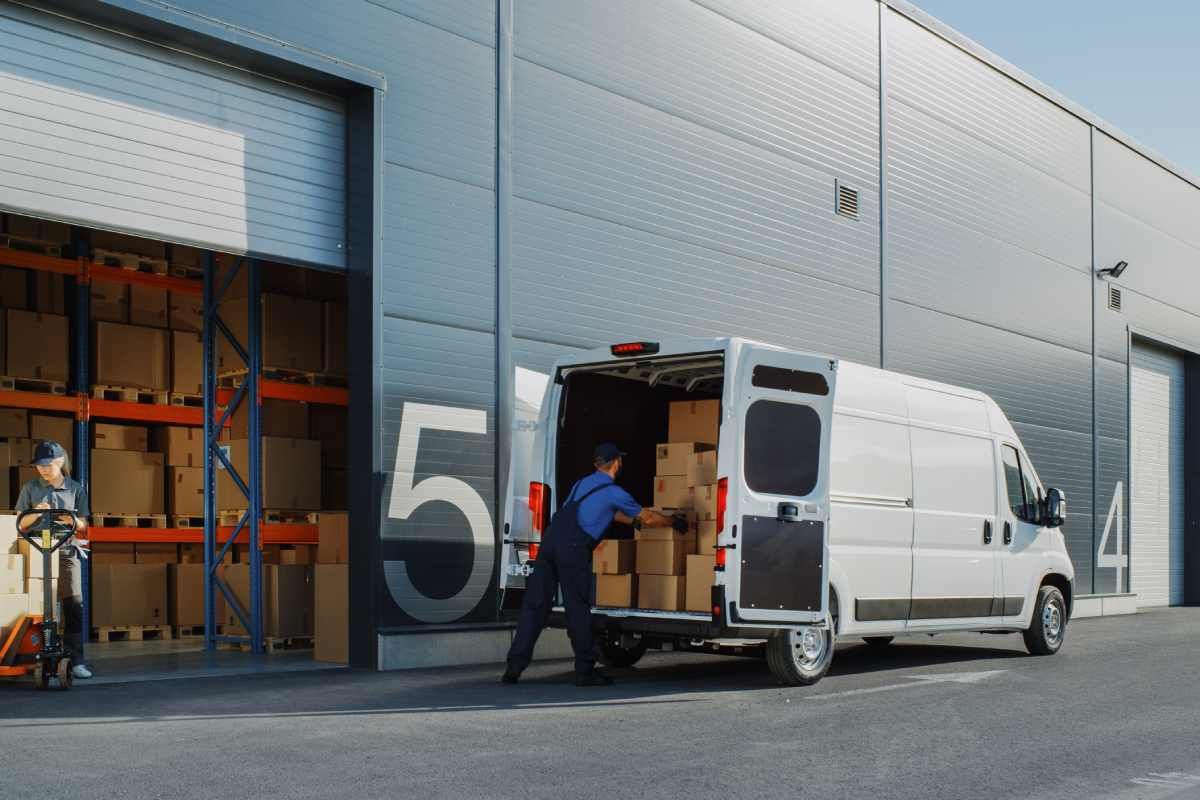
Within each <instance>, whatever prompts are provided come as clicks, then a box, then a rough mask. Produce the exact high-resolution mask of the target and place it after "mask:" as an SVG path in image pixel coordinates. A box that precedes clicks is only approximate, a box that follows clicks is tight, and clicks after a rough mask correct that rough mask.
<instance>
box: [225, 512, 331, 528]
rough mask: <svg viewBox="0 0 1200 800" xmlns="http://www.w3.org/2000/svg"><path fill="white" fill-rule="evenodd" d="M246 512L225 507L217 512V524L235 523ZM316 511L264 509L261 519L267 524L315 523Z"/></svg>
mask: <svg viewBox="0 0 1200 800" xmlns="http://www.w3.org/2000/svg"><path fill="white" fill-rule="evenodd" d="M245 513H246V509H244V508H227V509H224V510H222V511H218V512H217V524H219V525H222V526H230V525H237V524H238V522H240V521H241V519H242V515H243V514H245ZM320 516H321V515H320V512H318V511H282V510H278V509H266V510H264V511H263V512H262V521H263V522H264V523H266V524H269V525H276V524H286V523H298V524H307V525H316V524H317V519H318V518H319V517H320Z"/></svg>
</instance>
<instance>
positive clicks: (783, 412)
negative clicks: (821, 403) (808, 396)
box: [745, 400, 821, 497]
mask: <svg viewBox="0 0 1200 800" xmlns="http://www.w3.org/2000/svg"><path fill="white" fill-rule="evenodd" d="M745 455H746V459H745V464H746V467H745V470H746V485H747V486H749V487H750V489H751V490H753V491H755V492H760V493H762V494H783V495H795V496H799V497H803V496H805V495H807V494H809V493H810V492H812V490H813V488H814V487H815V486H816V485H817V473H818V468H819V466H820V461H821V418H820V417H819V416H818V415H817V412H816V411H814V410H813V409H812V408H810V407H809V406H804V405H796V404H794V403H780V402H778V401H775V400H758V401H755V402H754V403H753V404H751V406H750V408H749V409H747V410H746V452H745Z"/></svg>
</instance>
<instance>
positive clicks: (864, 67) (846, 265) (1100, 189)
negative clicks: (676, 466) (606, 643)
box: [177, 0, 1200, 624]
mask: <svg viewBox="0 0 1200 800" xmlns="http://www.w3.org/2000/svg"><path fill="white" fill-rule="evenodd" d="M504 2H506V0H500V3H504ZM500 3H498V2H497V0H457V1H456V2H433V1H432V0H379V1H378V2H367V1H366V0H345V2H337V3H334V2H316V1H315V0H311V1H310V2H305V3H293V2H283V1H282V0H271V1H264V2H260V3H254V4H245V3H240V2H234V0H178V3H177V4H178V5H181V6H183V7H185V8H188V9H192V10H195V11H198V12H201V13H204V14H207V15H209V16H213V17H217V18H219V19H222V20H225V21H228V22H230V23H233V24H236V25H242V26H245V27H247V28H251V29H253V30H257V31H262V32H264V33H267V34H269V35H271V36H273V37H276V38H279V39H282V40H285V41H289V42H293V43H296V44H299V45H301V46H303V47H308V48H311V49H313V50H317V51H320V52H323V53H327V54H330V55H333V56H336V57H339V58H345V59H347V60H349V61H352V62H355V63H358V64H362V65H363V66H366V67H370V68H372V69H374V70H377V71H380V72H382V73H384V74H385V75H386V76H387V79H388V87H389V88H388V94H387V98H386V102H385V107H386V120H385V125H384V132H385V139H386V141H385V146H384V151H385V159H386V162H387V163H386V166H385V174H384V182H385V204H386V205H385V208H384V218H385V222H386V229H385V265H384V269H385V275H384V295H383V297H382V298H381V300H382V302H383V304H384V315H385V323H384V329H385V340H384V343H383V359H384V362H385V373H384V376H383V377H384V391H385V406H386V408H385V419H386V425H385V430H384V431H383V437H384V438H383V448H384V452H385V453H394V452H396V448H397V442H398V440H399V435H400V422H401V412H402V410H403V408H404V406H405V404H406V403H412V402H421V403H428V404H433V405H442V406H454V407H460V408H465V409H471V410H475V411H481V412H483V413H484V414H486V433H484V434H474V433H463V432H444V431H442V432H439V431H434V432H431V433H430V432H426V433H424V434H423V435H422V437H421V438H420V440H419V449H418V452H417V457H416V461H415V463H416V467H415V470H414V472H415V475H405V476H403V478H404V480H405V481H407V482H408V483H411V482H412V481H413V479H414V477H415V479H416V480H420V479H422V478H423V477H426V476H433V475H444V476H449V477H451V478H457V479H461V480H462V481H464V482H465V486H466V487H467V489H461V487H460V490H459V491H470V492H474V493H477V494H478V495H480V496H482V497H483V498H484V499H485V501H486V503H487V504H488V506H489V507H492V508H494V507H495V491H496V488H495V483H496V475H495V474H494V473H495V470H494V466H493V464H494V458H495V448H496V442H497V439H496V419H495V413H496V392H497V388H496V387H497V378H498V377H499V376H498V375H497V374H496V356H497V353H498V352H501V353H502V352H506V351H507V349H508V348H507V347H500V348H498V347H497V344H498V342H497V339H496V325H497V315H496V308H497V300H498V297H497V294H499V297H500V298H504V299H507V298H509V297H511V315H512V331H511V333H512V339H511V352H512V359H513V361H514V362H515V365H519V366H522V367H526V368H529V369H535V370H542V371H545V370H546V369H548V368H549V365H550V364H551V363H552V362H553V360H554V358H556V357H557V356H559V355H561V354H562V353H564V352H569V351H570V350H571V349H573V348H579V347H586V346H593V345H597V344H601V343H606V342H610V341H612V340H614V339H621V338H634V337H643V336H644V337H654V336H660V335H666V334H671V333H676V334H681V333H695V334H710V335H711V334H740V335H747V336H754V337H758V338H763V339H768V340H771V341H774V342H778V343H780V344H785V345H790V346H794V347H799V348H805V349H812V350H823V351H828V352H832V353H835V354H837V355H840V356H842V357H844V358H848V359H853V360H856V361H860V362H864V363H867V364H878V363H879V361H880V351H881V344H883V345H884V346H883V348H882V349H883V350H884V353H885V359H884V360H885V362H886V366H888V367H890V368H894V369H898V370H904V371H908V372H912V373H915V374H918V375H922V376H927V377H931V378H935V379H938V380H943V381H947V382H950V383H955V384H962V385H966V386H971V387H975V388H978V389H982V390H984V391H986V392H988V393H990V394H992V395H993V396H994V397H995V398H996V400H997V401H998V402H999V403H1000V404H1001V405H1002V406H1003V407H1004V409H1005V411H1006V412H1007V413H1008V414H1009V415H1010V417H1011V418H1012V419H1013V421H1014V423H1015V425H1016V427H1017V429H1018V431H1019V432H1020V434H1021V436H1022V438H1023V440H1024V442H1025V444H1026V445H1027V447H1028V448H1029V450H1030V452H1031V455H1032V456H1033V458H1034V461H1035V462H1036V465H1037V467H1038V470H1039V471H1040V473H1041V477H1042V478H1043V480H1045V481H1047V482H1049V483H1052V484H1055V485H1059V486H1062V487H1063V488H1064V489H1066V491H1067V493H1068V497H1069V499H1070V510H1071V519H1070V522H1069V523H1068V527H1067V531H1066V532H1067V536H1068V543H1069V546H1070V549H1071V553H1072V556H1073V558H1074V559H1075V562H1076V566H1077V568H1078V572H1079V575H1078V583H1077V590H1078V591H1080V592H1088V591H1091V590H1092V589H1093V588H1095V589H1096V590H1097V591H1112V590H1114V589H1116V588H1123V585H1124V582H1125V580H1126V578H1127V576H1125V577H1123V578H1122V580H1121V582H1120V583H1118V570H1117V569H1116V568H1113V567H1107V568H1104V569H1098V570H1096V571H1095V574H1096V582H1095V584H1094V586H1093V580H1092V579H1093V567H1094V555H1093V554H1094V552H1095V543H1096V541H1097V540H1098V538H1099V535H1100V531H1101V530H1102V529H1103V527H1104V525H1105V521H1106V519H1107V516H1108V511H1109V508H1110V504H1111V501H1112V499H1113V497H1114V493H1115V492H1116V491H1117V487H1118V484H1126V485H1127V475H1126V464H1127V460H1126V446H1127V445H1126V441H1127V436H1126V431H1127V410H1126V391H1127V389H1126V380H1127V378H1126V375H1127V365H1126V358H1127V356H1126V350H1127V328H1126V326H1127V325H1128V324H1132V325H1134V326H1135V327H1144V328H1146V329H1149V330H1157V331H1160V332H1161V333H1162V334H1164V335H1171V336H1175V337H1177V338H1180V339H1184V340H1186V339H1187V338H1188V337H1192V338H1195V333H1194V332H1195V331H1196V330H1198V329H1200V328H1197V325H1196V323H1197V313H1198V312H1200V299H1197V298H1198V294H1197V292H1196V291H1195V289H1196V286H1197V284H1198V282H1200V280H1198V278H1197V276H1196V273H1195V271H1194V268H1195V265H1196V264H1197V263H1198V259H1197V257H1196V256H1197V250H1200V233H1197V229H1196V228H1195V226H1194V220H1195V219H1197V218H1200V191H1198V190H1196V189H1195V187H1191V186H1189V185H1187V184H1185V183H1184V182H1183V181H1182V180H1180V179H1179V178H1177V177H1175V176H1173V175H1172V174H1170V173H1168V172H1166V171H1165V170H1163V169H1162V168H1160V167H1157V166H1155V165H1153V164H1152V163H1151V162H1149V161H1148V160H1146V159H1144V158H1143V157H1141V156H1139V155H1138V154H1136V153H1134V152H1133V151H1131V150H1129V149H1128V148H1127V147H1125V145H1123V144H1120V143H1118V142H1116V141H1115V140H1111V139H1109V138H1108V137H1107V136H1105V135H1104V134H1102V133H1098V132H1097V133H1095V134H1094V135H1093V131H1092V129H1091V128H1090V126H1089V124H1088V123H1086V122H1084V121H1082V120H1080V119H1079V117H1077V116H1075V115H1073V114H1071V113H1069V112H1067V111H1065V110H1063V109H1062V108H1060V107H1059V106H1057V105H1055V104H1054V103H1052V102H1050V101H1049V100H1046V99H1044V98H1043V97H1042V96H1040V95H1039V94H1037V93H1035V92H1034V91H1031V90H1030V89H1028V88H1027V87H1025V86H1023V85H1021V84H1019V83H1017V82H1016V81H1015V80H1013V79H1011V78H1009V77H1007V76H1005V75H1004V74H1002V73H1001V72H1000V71H998V70H996V69H994V68H992V67H991V66H988V65H987V64H985V63H984V62H983V61H981V60H979V59H977V58H975V57H974V56H972V55H970V54H968V53H967V52H965V51H963V50H962V49H960V48H958V47H956V46H954V45H952V44H950V43H949V42H947V41H946V40H944V39H942V38H939V37H938V36H937V35H935V34H933V33H931V32H930V31H928V30H926V29H924V28H922V27H921V26H919V25H917V24H916V23H914V22H913V21H912V20H910V19H909V18H908V17H906V16H903V15H901V14H899V13H896V12H893V11H887V12H885V14H884V15H883V16H884V17H885V18H886V26H887V29H886V32H885V42H886V48H885V54H884V55H885V58H886V64H887V70H888V72H887V80H886V87H885V90H886V102H885V103H884V104H883V108H884V109H885V112H886V119H885V123H884V124H885V128H886V137H885V141H886V149H885V152H883V153H882V154H881V152H880V142H881V139H880V121H881V120H880V117H881V103H880V85H879V84H880V70H879V59H880V38H879V34H880V32H879V23H880V13H879V8H878V6H877V4H876V3H875V2H874V0H841V1H839V2H837V3H832V2H821V1H820V0H797V1H796V2H790V3H762V2H758V0H661V2H655V3H644V2H635V0H611V1H610V2H600V0H573V2H555V1H554V0H514V2H513V3H512V8H513V19H512V30H513V42H512V61H511V62H510V63H509V64H506V65H504V66H505V70H504V71H505V74H508V73H509V72H510V73H511V97H509V98H507V100H506V101H505V102H504V103H502V104H501V106H502V107H504V108H506V109H508V110H509V113H510V115H511V120H509V119H504V120H498V119H497V107H498V103H497V90H498V89H497V86H498V85H497V73H498V62H497V53H496V29H497V20H498V8H499V7H500ZM506 97H507V96H506ZM498 122H499V123H501V124H502V125H507V124H509V123H511V130H512V150H511V154H509V153H506V154H505V156H506V159H502V160H501V161H500V162H499V165H500V166H501V168H505V167H507V166H510V167H511V173H512V180H511V193H506V194H505V196H503V197H501V198H499V203H498V200H497V194H496V185H497V181H496V174H497V167H498V161H497V155H496V153H497V151H496V142H497V124H498ZM1093 136H1094V138H1095V159H1094V167H1093V159H1092V157H1091V148H1092V145H1091V140H1092V139H1093ZM881 155H882V157H883V158H884V160H885V164H886V167H885V169H886V173H885V174H886V175H887V180H888V196H887V208H888V212H887V219H886V225H887V231H888V238H887V241H886V258H887V280H886V282H887V284H888V286H889V295H890V299H889V301H888V307H887V312H888V313H887V319H888V330H887V341H886V342H882V343H881V325H880V317H881V308H880V295H879V292H880V284H881V274H880V252H881V247H880V245H881V242H880V227H881V224H880V223H881V220H880V209H881V202H880V197H879V181H880V174H881V172H880V161H881ZM509 157H510V158H511V160H510V161H509V160H507V159H508V158H509ZM1093 172H1094V185H1093ZM835 180H839V181H842V182H843V183H845V184H848V185H850V186H852V187H853V188H855V189H858V190H859V191H860V192H861V193H862V211H861V215H860V218H859V219H858V220H849V219H844V218H841V217H837V216H835V215H834V214H833V191H834V181H835ZM1093 190H1094V192H1095V198H1094V200H1095V237H1096V242H1095V266H1111V265H1112V264H1113V263H1115V262H1116V261H1118V260H1127V261H1129V262H1130V263H1131V264H1132V265H1133V266H1131V267H1130V270H1129V272H1127V273H1126V275H1125V276H1124V277H1123V278H1122V280H1121V281H1119V283H1120V284H1121V285H1122V286H1123V287H1124V289H1125V297H1124V300H1125V304H1124V305H1125V307H1124V310H1123V311H1122V312H1120V313H1117V312H1112V311H1109V310H1107V309H1106V308H1105V307H1104V297H1105V295H1104V292H1105V282H1104V281H1097V280H1095V279H1094V278H1093V277H1092V275H1091V271H1092V268H1093V252H1092V250H1093V245H1092V227H1093V226H1092V223H1093V219H1092V206H1093ZM498 208H499V210H500V211H501V212H502V213H500V214H499V215H498V214H497V211H498ZM1189 220H1191V221H1192V223H1193V224H1190V225H1189ZM504 221H506V222H504ZM498 224H507V226H508V227H507V228H506V230H507V231H508V233H509V235H510V237H511V238H510V239H509V240H508V241H509V243H510V248H509V250H508V252H509V256H508V263H507V264H506V265H505V266H506V267H507V270H501V271H500V272H499V273H498V270H497V259H498V258H500V257H503V256H502V255H501V254H500V251H499V248H498V247H497V230H498V228H497V225H498ZM1189 270H1190V271H1189ZM497 274H509V275H510V276H511V279H510V285H509V286H497V283H496V276H497ZM1181 286H1183V287H1188V290H1187V291H1181V289H1180V287H1181ZM1093 295H1094V297H1093ZM1093 299H1095V303H1096V306H1097V309H1096V311H1095V316H1094V320H1093V310H1092V306H1093ZM1093 326H1094V329H1095V337H1094V338H1095V345H1094V347H1095V350H1096V353H1097V355H1098V360H1097V362H1096V400H1097V404H1096V405H1097V412H1098V433H1099V437H1098V439H1097V442H1098V453H1097V459H1096V460H1097V462H1098V464H1099V474H1098V475H1097V476H1096V492H1097V502H1096V504H1095V508H1093V507H1092V506H1093V504H1092V492H1093V466H1092V465H1093V450H1092V448H1093V431H1092V425H1091V408H1092V394H1093V391H1092V376H1091V375H1092V361H1091V353H1092V349H1093ZM501 344H503V343H501ZM501 424H502V425H507V424H508V422H505V421H502V422H501ZM389 463H390V462H389ZM389 487H390V484H389ZM389 487H385V496H384V498H383V499H384V501H385V502H386V500H387V499H388V493H389V491H390V488H389ZM1125 500H1126V501H1127V500H1128V493H1127V492H1125ZM1093 512H1095V519H1096V524H1095V525H1092V524H1089V522H1090V519H1091V517H1092V514H1093ZM493 524H494V522H493ZM384 535H385V537H387V540H388V544H387V548H390V549H389V555H387V557H388V558H391V559H405V558H412V559H419V560H420V564H421V569H419V570H412V571H411V574H412V575H413V577H414V585H415V588H416V593H417V594H420V595H422V596H424V597H426V599H428V598H429V597H434V598H443V600H442V601H437V602H441V603H442V604H441V606H440V607H439V609H440V610H437V611H434V610H431V609H432V606H422V605H421V602H423V601H421V600H420V598H415V600H414V601H413V602H414V603H415V605H414V604H411V603H410V602H409V600H406V599H403V598H402V599H401V601H400V602H401V604H402V605H405V607H406V608H408V609H409V611H410V612H412V611H414V610H415V611H416V613H415V614H414V613H409V614H405V613H403V611H401V610H400V609H399V607H391V611H387V610H386V609H385V613H384V615H383V620H382V622H383V623H384V624H387V623H389V622H405V621H413V620H419V619H432V618H433V617H435V616H438V618H439V619H442V616H439V615H443V616H444V613H451V612H453V613H460V612H461V614H463V615H467V614H468V613H470V614H471V615H472V616H473V617H474V618H488V617H490V615H491V614H492V609H491V607H490V606H489V602H490V595H488V594H487V593H486V592H484V594H483V595H480V589H479V587H477V586H476V587H474V588H470V587H468V588H470V590H469V591H468V590H463V589H462V586H461V584H462V581H463V580H464V576H465V575H466V574H467V573H468V571H469V569H468V567H467V565H466V564H465V563H464V562H472V563H475V562H477V561H478V559H479V558H481V557H482V556H481V554H480V552H479V548H475V550H474V551H471V552H473V553H474V556H468V555H467V553H468V548H469V547H470V545H469V544H468V543H469V542H470V540H471V535H470V533H469V532H468V525H467V522H466V518H465V517H464V516H463V515H462V514H460V513H458V512H456V511H453V510H452V509H451V508H450V506H445V505H440V504H430V505H428V506H425V507H422V508H421V509H419V510H418V512H417V513H416V514H415V515H414V516H412V517H411V518H409V519H408V520H407V521H399V520H391V521H389V522H388V523H387V524H386V526H385V530H384ZM422 542H433V543H434V544H433V545H430V546H428V547H425V546H423V545H422ZM1115 550H1116V539H1115V538H1114V539H1113V540H1112V541H1111V542H1110V545H1109V551H1110V552H1115ZM1123 552H1128V548H1127V546H1125V549H1124V551H1123ZM486 555H487V557H489V558H490V557H491V554H486ZM456 581H457V584H456ZM460 590H461V591H460ZM451 596H453V597H454V599H453V600H451V601H445V600H444V598H448V597H451ZM481 597H482V599H479V598H481ZM386 602H390V601H388V600H387V598H385V605H386ZM437 602H434V603H433V605H437ZM447 603H448V604H447ZM423 608H424V611H422V609H423ZM425 612H428V613H427V614H426V616H424V617H422V616H421V615H422V614H423V613H425ZM443 612H444V613H443Z"/></svg>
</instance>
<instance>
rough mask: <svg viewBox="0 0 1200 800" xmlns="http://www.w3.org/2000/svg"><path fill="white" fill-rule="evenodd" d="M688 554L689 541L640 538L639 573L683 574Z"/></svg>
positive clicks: (637, 564)
mask: <svg viewBox="0 0 1200 800" xmlns="http://www.w3.org/2000/svg"><path fill="white" fill-rule="evenodd" d="M687 556H688V545H687V542H686V541H685V540H684V539H683V538H682V537H680V538H678V539H640V540H638V543H637V562H636V568H637V574H638V575H682V574H683V570H684V566H685V563H686V561H685V560H686V559H687Z"/></svg>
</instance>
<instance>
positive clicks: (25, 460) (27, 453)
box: [8, 439, 38, 490]
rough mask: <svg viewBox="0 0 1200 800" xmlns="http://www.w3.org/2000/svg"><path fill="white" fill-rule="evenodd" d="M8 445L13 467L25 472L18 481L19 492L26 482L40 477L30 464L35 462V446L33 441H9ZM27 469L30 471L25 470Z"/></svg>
mask: <svg viewBox="0 0 1200 800" xmlns="http://www.w3.org/2000/svg"><path fill="white" fill-rule="evenodd" d="M8 445H9V456H10V460H11V465H12V466H14V467H20V468H21V469H23V470H25V471H24V472H23V473H22V474H21V475H20V480H19V481H17V489H18V490H19V489H20V488H21V486H22V484H24V483H25V481H27V480H29V479H31V478H36V477H37V476H38V473H37V470H36V469H34V468H33V467H32V466H30V463H31V462H32V461H33V448H34V447H35V445H34V442H33V439H9V440H8ZM26 467H28V469H25V468H26Z"/></svg>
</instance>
